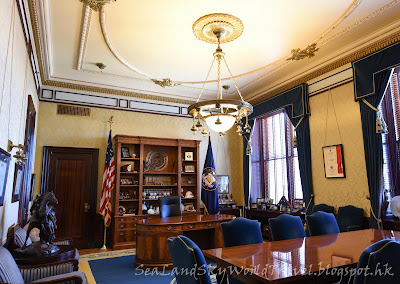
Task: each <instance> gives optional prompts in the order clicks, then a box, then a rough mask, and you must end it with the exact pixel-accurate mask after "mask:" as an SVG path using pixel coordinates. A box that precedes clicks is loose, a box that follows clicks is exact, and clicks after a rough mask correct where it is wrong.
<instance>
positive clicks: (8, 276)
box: [0, 246, 24, 283]
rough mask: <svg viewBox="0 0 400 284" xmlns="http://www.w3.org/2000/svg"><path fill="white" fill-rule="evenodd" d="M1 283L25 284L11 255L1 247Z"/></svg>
mask: <svg viewBox="0 0 400 284" xmlns="http://www.w3.org/2000/svg"><path fill="white" fill-rule="evenodd" d="M0 282H1V283H24V279H23V278H22V275H21V272H20V270H19V268H18V266H17V264H16V263H15V260H14V258H13V257H12V255H11V253H10V252H9V251H8V250H7V249H6V248H4V247H2V246H0Z"/></svg>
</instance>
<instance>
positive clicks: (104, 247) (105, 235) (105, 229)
mask: <svg viewBox="0 0 400 284" xmlns="http://www.w3.org/2000/svg"><path fill="white" fill-rule="evenodd" d="M113 118H114V116H113V115H112V116H110V119H109V120H108V123H110V131H111V130H112V124H113V123H114V122H113ZM104 221H105V219H104ZM103 223H104V238H103V246H102V247H101V248H100V250H106V249H107V247H106V240H107V226H106V223H105V222H103Z"/></svg>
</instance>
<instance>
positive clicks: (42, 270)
mask: <svg viewBox="0 0 400 284" xmlns="http://www.w3.org/2000/svg"><path fill="white" fill-rule="evenodd" d="M75 250H76V253H77V252H78V250H77V249H75ZM78 265H79V253H77V254H75V258H71V259H66V260H63V261H59V262H54V263H51V264H36V265H18V267H19V269H20V271H21V274H22V278H23V279H24V282H25V283H29V282H31V281H36V280H39V279H42V278H45V277H51V276H56V275H60V274H65V273H70V272H74V271H77V270H78Z"/></svg>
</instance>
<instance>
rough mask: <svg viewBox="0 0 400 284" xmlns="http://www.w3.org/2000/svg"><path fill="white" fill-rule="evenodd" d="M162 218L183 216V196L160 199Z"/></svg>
mask: <svg viewBox="0 0 400 284" xmlns="http://www.w3.org/2000/svg"><path fill="white" fill-rule="evenodd" d="M159 203H160V216H161V218H166V217H174V216H182V211H181V197H180V196H168V197H163V198H160V199H159Z"/></svg>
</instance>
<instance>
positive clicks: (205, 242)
mask: <svg viewBox="0 0 400 284" xmlns="http://www.w3.org/2000/svg"><path fill="white" fill-rule="evenodd" d="M233 218H235V216H231V215H194V216H182V217H180V216H179V217H169V218H154V219H151V220H140V221H139V222H138V223H137V225H136V257H135V266H136V267H138V266H139V265H142V266H141V267H144V268H148V267H150V268H152V267H160V268H162V267H172V262H171V255H170V253H169V248H168V244H167V239H168V238H170V237H176V236H179V235H185V236H187V237H188V238H190V239H192V240H193V241H194V242H195V243H196V244H197V245H198V246H199V247H200V248H201V249H209V248H216V247H223V241H222V233H221V223H223V222H227V221H230V220H232V219H233Z"/></svg>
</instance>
